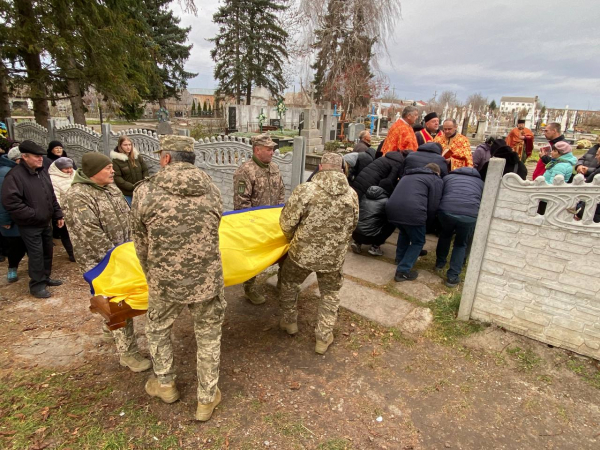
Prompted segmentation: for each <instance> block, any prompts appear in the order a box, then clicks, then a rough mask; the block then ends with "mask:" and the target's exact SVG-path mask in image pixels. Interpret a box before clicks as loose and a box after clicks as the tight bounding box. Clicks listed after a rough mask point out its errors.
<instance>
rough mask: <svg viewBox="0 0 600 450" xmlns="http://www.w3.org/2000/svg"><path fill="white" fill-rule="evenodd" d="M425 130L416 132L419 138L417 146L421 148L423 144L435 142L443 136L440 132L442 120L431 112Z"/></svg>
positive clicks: (427, 116) (426, 118) (426, 119)
mask: <svg viewBox="0 0 600 450" xmlns="http://www.w3.org/2000/svg"><path fill="white" fill-rule="evenodd" d="M424 121H425V128H423V129H422V130H419V131H415V136H416V137H417V144H419V146H421V145H423V144H427V143H428V142H433V140H434V139H435V138H436V137H438V136H441V135H442V132H441V131H440V130H439V128H440V119H439V118H438V115H437V114H436V113H435V112H430V113H429V114H427V115H426V116H425V119H424Z"/></svg>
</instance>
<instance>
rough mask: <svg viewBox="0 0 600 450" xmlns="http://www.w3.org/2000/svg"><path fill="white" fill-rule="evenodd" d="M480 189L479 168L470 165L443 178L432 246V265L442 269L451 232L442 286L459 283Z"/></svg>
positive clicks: (481, 188) (476, 212)
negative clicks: (437, 229)
mask: <svg viewBox="0 0 600 450" xmlns="http://www.w3.org/2000/svg"><path fill="white" fill-rule="evenodd" d="M515 154H516V153H515ZM482 193H483V181H482V180H481V176H480V175H479V172H477V170H476V169H474V168H472V167H461V168H459V169H456V170H453V171H452V172H450V174H449V175H448V176H447V177H446V178H444V189H443V191H442V200H441V201H440V207H439V210H438V219H439V221H440V224H441V233H440V237H439V239H438V244H437V248H436V250H435V253H436V263H435V269H436V270H437V271H438V272H441V271H443V270H444V266H445V265H446V260H447V258H448V253H449V252H450V244H451V242H452V237H453V236H454V248H453V250H452V256H451V257H450V268H449V269H448V272H447V273H446V276H447V281H446V286H448V287H454V286H457V285H458V283H460V279H459V277H458V276H459V275H460V272H461V270H462V267H463V263H464V261H465V254H466V249H467V246H468V243H469V240H470V239H471V237H472V235H473V231H474V230H475V223H476V222H477V214H478V213H479V205H480V203H481V194H482Z"/></svg>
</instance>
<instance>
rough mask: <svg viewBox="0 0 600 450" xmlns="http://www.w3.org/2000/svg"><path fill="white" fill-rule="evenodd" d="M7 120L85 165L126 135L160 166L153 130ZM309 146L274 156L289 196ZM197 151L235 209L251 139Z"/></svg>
mask: <svg viewBox="0 0 600 450" xmlns="http://www.w3.org/2000/svg"><path fill="white" fill-rule="evenodd" d="M7 122H8V124H7V125H8V129H9V133H10V136H11V137H13V139H15V140H17V141H23V140H25V139H29V140H32V141H34V142H36V143H38V144H39V145H41V146H42V147H44V148H46V147H47V146H48V143H49V142H50V141H53V140H59V141H61V142H62V144H63V146H64V148H65V151H66V152H67V154H68V155H69V157H70V158H73V160H74V161H75V162H76V163H77V164H78V165H80V164H81V158H82V157H83V155H84V154H85V153H88V152H100V153H104V154H105V155H107V156H109V155H110V152H111V150H113V149H114V148H115V147H116V146H117V141H118V139H119V137H120V136H121V135H126V136H127V137H128V138H129V139H130V140H131V142H132V143H133V146H134V147H135V148H136V149H137V150H138V151H139V152H140V154H141V155H142V156H143V158H144V161H146V163H147V164H148V167H149V170H150V173H155V172H157V171H158V169H159V168H160V166H159V156H158V154H157V153H154V152H155V151H156V150H158V148H159V141H158V136H157V135H156V133H154V132H152V131H148V130H142V129H130V130H126V131H120V132H118V133H115V132H113V131H111V127H110V124H103V125H102V133H101V134H99V133H97V132H95V131H94V130H92V129H90V128H87V127H85V126H83V125H76V124H75V125H74V124H66V125H63V126H57V125H56V122H55V120H54V119H52V120H50V124H49V128H48V129H46V128H44V127H42V126H40V125H38V124H37V123H35V122H32V121H23V122H19V123H17V124H15V123H14V121H13V120H12V119H9V120H8V121H7ZM185 131H187V130H182V133H181V134H186V133H185ZM187 134H189V133H187ZM305 147H306V145H305V140H304V138H302V137H295V138H294V151H293V152H290V153H286V154H284V155H281V154H279V152H278V151H276V153H275V156H274V157H273V161H274V162H275V163H277V165H278V166H279V169H280V171H281V175H282V177H283V181H284V183H285V187H286V198H288V197H289V195H290V194H291V192H292V190H293V189H294V187H296V186H297V185H298V184H300V183H301V182H302V178H303V175H304V159H305V154H306V150H305ZM194 151H195V153H196V166H198V167H200V168H201V169H203V170H204V171H205V172H206V173H207V174H209V175H210V176H211V177H212V179H213V181H214V183H215V184H216V185H217V187H218V188H219V189H220V190H221V195H222V197H223V206H224V208H225V209H226V210H231V209H233V174H234V172H235V171H236V169H237V168H238V167H239V166H240V165H241V164H242V163H244V162H245V161H248V160H249V159H250V158H251V157H252V146H251V145H250V142H249V139H247V138H236V137H229V136H225V137H220V136H219V137H217V138H214V137H213V138H210V139H208V138H207V139H203V140H202V139H201V140H199V141H195V143H194Z"/></svg>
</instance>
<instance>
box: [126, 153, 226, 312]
mask: <svg viewBox="0 0 600 450" xmlns="http://www.w3.org/2000/svg"><path fill="white" fill-rule="evenodd" d="M222 212H223V203H222V201H221V193H220V192H219V189H218V188H217V187H216V186H215V185H214V184H213V183H212V181H211V179H210V177H209V176H208V175H207V174H206V173H204V172H203V171H202V170H200V169H199V168H197V167H196V166H194V165H193V164H189V163H184V162H174V163H171V164H169V165H167V166H166V167H164V168H163V169H161V170H160V171H159V172H158V173H157V174H156V175H154V176H152V177H150V178H147V179H146V180H144V181H141V182H140V183H139V184H138V185H137V187H136V189H135V191H134V195H133V202H132V205H131V222H132V231H133V241H134V243H135V250H136V253H137V256H138V258H139V260H140V264H141V266H142V269H143V270H144V273H145V274H146V279H147V281H148V291H149V295H150V296H151V297H155V298H160V299H161V300H162V301H165V302H177V303H186V304H187V303H196V302H202V301H206V300H210V299H212V298H214V297H215V296H217V295H221V293H222V292H223V286H224V285H223V267H222V264H221V253H220V252H219V222H220V221H221V214H222Z"/></svg>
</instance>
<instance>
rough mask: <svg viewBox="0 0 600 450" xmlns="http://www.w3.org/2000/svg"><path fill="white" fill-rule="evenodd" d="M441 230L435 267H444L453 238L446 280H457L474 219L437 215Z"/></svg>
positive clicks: (440, 213)
mask: <svg viewBox="0 0 600 450" xmlns="http://www.w3.org/2000/svg"><path fill="white" fill-rule="evenodd" d="M438 218H439V219H440V224H441V226H442V230H441V233H440V237H439V239H438V244H437V248H436V249H435V254H436V262H435V265H436V267H444V266H445V265H446V261H447V259H448V253H449V252H450V244H451V243H452V237H453V236H454V248H453V249H452V256H451V257H450V268H449V269H448V272H447V274H446V275H447V276H448V280H452V281H455V280H457V279H458V276H459V275H460V272H461V270H462V267H463V263H464V262H465V256H466V251H467V246H469V243H470V241H471V238H472V236H473V231H475V224H476V223H477V218H476V217H471V216H462V215H455V214H447V213H443V212H439V213H438Z"/></svg>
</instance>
